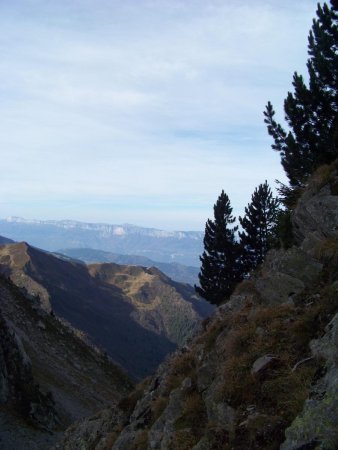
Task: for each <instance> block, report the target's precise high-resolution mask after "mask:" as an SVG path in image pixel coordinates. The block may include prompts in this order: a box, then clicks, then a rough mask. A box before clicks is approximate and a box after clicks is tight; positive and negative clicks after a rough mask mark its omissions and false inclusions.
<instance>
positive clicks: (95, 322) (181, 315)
mask: <svg viewBox="0 0 338 450" xmlns="http://www.w3.org/2000/svg"><path fill="white" fill-rule="evenodd" d="M0 271H1V272H2V273H4V274H5V275H6V276H9V277H10V278H11V280H12V281H13V282H14V283H15V284H16V285H18V286H20V287H23V288H25V289H26V290H27V292H29V293H30V294H31V295H33V296H37V297H38V298H39V300H40V302H41V304H42V306H43V308H44V309H45V311H47V312H50V311H51V310H53V312H54V313H55V314H56V315H57V316H58V317H61V318H63V319H64V320H66V321H67V322H69V323H70V324H71V325H72V326H73V327H75V328H77V329H79V330H82V331H83V333H84V335H85V337H86V338H87V339H89V340H90V341H91V342H92V343H94V344H95V345H97V346H98V347H100V348H102V349H104V350H105V351H107V353H108V354H109V356H111V358H113V360H114V361H116V362H118V363H119V364H120V365H121V366H122V367H124V368H125V369H126V370H127V371H128V372H129V374H131V375H132V376H133V377H135V378H142V377H144V376H146V375H148V374H150V373H152V372H153V371H154V370H155V369H156V368H157V366H158V365H159V364H160V363H161V362H162V361H163V359H164V357H165V356H166V355H167V354H168V353H169V352H172V351H173V350H174V349H175V348H176V346H177V344H182V343H183V342H184V340H185V339H187V338H188V337H189V336H191V334H192V333H193V332H194V331H195V329H196V327H198V326H199V324H200V322H201V319H202V318H204V317H206V316H207V315H208V314H209V313H210V312H211V310H212V308H211V307H210V305H208V304H207V302H205V301H204V300H202V299H199V298H198V297H196V295H195V293H194V290H193V288H192V287H189V286H188V285H182V284H180V283H175V282H172V281H171V280H170V279H169V278H168V277H166V276H165V275H163V274H162V273H161V272H159V271H158V270H156V269H154V268H153V269H151V268H150V269H146V268H142V267H129V266H118V265H116V264H103V265H93V266H89V267H87V266H86V265H84V264H81V263H77V262H75V261H66V260H62V259H60V258H57V257H55V256H53V255H52V254H49V253H46V252H43V251H41V250H39V249H36V248H34V247H31V246H29V245H28V244H26V243H24V242H21V243H16V244H11V245H5V246H0Z"/></svg>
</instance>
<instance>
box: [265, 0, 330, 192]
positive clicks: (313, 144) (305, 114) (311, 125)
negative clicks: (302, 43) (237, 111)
mask: <svg viewBox="0 0 338 450" xmlns="http://www.w3.org/2000/svg"><path fill="white" fill-rule="evenodd" d="M337 11H338V7H337V2H336V1H331V7H329V6H327V4H326V3H324V5H323V6H320V5H319V4H318V9H317V19H314V20H313V25H312V30H311V31H310V33H309V37H308V54H309V59H308V62H307V68H308V73H309V85H308V86H306V84H305V82H304V79H303V77H302V75H299V74H298V73H297V72H295V74H294V76H293V83H292V84H293V88H294V93H290V92H289V93H288V95H287V98H286V99H285V101H284V112H285V119H286V122H287V124H288V126H289V128H290V131H288V132H287V131H285V130H284V129H283V127H282V126H281V125H280V124H278V123H277V122H276V121H275V120H274V115H275V111H274V109H273V106H272V105H271V103H270V102H268V104H267V107H266V111H265V112H264V115H265V120H264V122H265V123H266V124H267V126H268V132H269V134H270V135H271V136H272V137H273V139H274V144H273V145H272V148H273V149H274V150H276V151H278V152H279V153H280V156H281V162H282V166H283V168H284V170H285V172H286V175H287V177H288V179H289V183H290V187H288V186H285V185H281V189H280V192H281V193H282V194H284V196H285V197H287V196H288V195H289V194H292V192H293V191H294V190H295V189H297V188H299V187H302V186H303V185H304V183H305V181H306V179H307V177H308V176H309V175H311V173H312V172H313V171H314V170H315V169H316V168H317V167H318V166H320V165H322V164H325V163H330V162H332V161H334V160H335V159H336V158H337V157H338V90H337V72H338V55H337V47H338V28H337V23H338V14H337Z"/></svg>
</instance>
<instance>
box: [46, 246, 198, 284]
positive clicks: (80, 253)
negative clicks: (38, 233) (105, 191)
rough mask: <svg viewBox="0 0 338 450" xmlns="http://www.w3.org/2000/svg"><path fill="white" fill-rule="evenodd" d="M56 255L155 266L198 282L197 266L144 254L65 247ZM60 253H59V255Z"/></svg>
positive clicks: (179, 278) (181, 279)
mask: <svg viewBox="0 0 338 450" xmlns="http://www.w3.org/2000/svg"><path fill="white" fill-rule="evenodd" d="M55 254H56V255H57V256H59V257H62V255H63V256H67V257H69V258H72V259H76V260H80V261H83V262H85V263H87V264H90V263H109V262H112V263H116V264H126V265H132V266H144V267H157V268H158V269H160V270H161V272H163V273H165V274H166V275H167V276H168V277H169V278H171V279H172V280H175V281H179V282H181V283H189V284H190V285H191V286H194V285H195V284H198V283H199V280H198V272H199V269H198V268H197V267H191V266H184V265H183V264H178V263H164V262H158V261H153V260H151V259H149V258H147V257H145V256H137V255H120V254H118V253H112V252H105V251H104V250H95V249H92V248H65V249H61V250H59V251H58V253H55ZM60 254H61V255H60Z"/></svg>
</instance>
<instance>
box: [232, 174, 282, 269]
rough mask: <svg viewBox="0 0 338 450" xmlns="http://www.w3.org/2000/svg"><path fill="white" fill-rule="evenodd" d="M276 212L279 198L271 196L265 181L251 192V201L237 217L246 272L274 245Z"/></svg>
mask: <svg viewBox="0 0 338 450" xmlns="http://www.w3.org/2000/svg"><path fill="white" fill-rule="evenodd" d="M278 212H279V200H278V199H276V198H274V197H273V195H272V192H271V189H270V187H269V185H268V183H267V181H265V183H264V184H260V185H259V186H258V188H256V189H255V191H254V193H253V194H252V197H251V203H249V204H248V206H247V207H246V208H245V216H244V217H243V218H242V217H240V218H239V222H240V224H241V226H242V228H243V232H240V233H239V237H240V244H241V250H242V252H243V260H244V270H245V272H246V273H248V272H249V271H250V270H252V269H254V268H255V267H257V266H258V264H260V263H261V262H262V261H263V259H264V257H265V255H266V252H267V251H268V250H269V249H270V248H271V247H272V246H274V245H275V242H276V223H277V218H278Z"/></svg>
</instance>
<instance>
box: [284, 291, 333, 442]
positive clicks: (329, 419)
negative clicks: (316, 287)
mask: <svg viewBox="0 0 338 450" xmlns="http://www.w3.org/2000/svg"><path fill="white" fill-rule="evenodd" d="M337 294H338V284H337ZM325 331H326V333H325V334H324V336H323V337H322V338H320V339H316V340H314V341H311V343H310V347H311V351H312V354H313V356H314V357H316V358H323V359H324V360H325V361H326V363H325V370H326V373H325V375H324V376H323V377H322V378H320V379H319V380H318V381H317V382H316V383H315V384H314V386H313V387H312V389H311V393H310V398H309V399H308V400H306V402H305V405H304V408H303V411H302V412H301V414H300V415H299V416H298V417H297V418H296V419H295V420H294V421H293V422H292V424H291V426H290V427H289V428H288V429H287V430H286V433H285V434H286V441H285V442H284V444H283V445H282V446H281V449H282V450H292V449H296V448H311V446H312V448H323V449H335V448H337V445H338V436H337V431H338V425H337V412H338V351H337V350H338V314H336V315H335V316H334V318H333V319H332V321H331V322H330V323H329V324H328V325H327V327H326V328H325Z"/></svg>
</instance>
